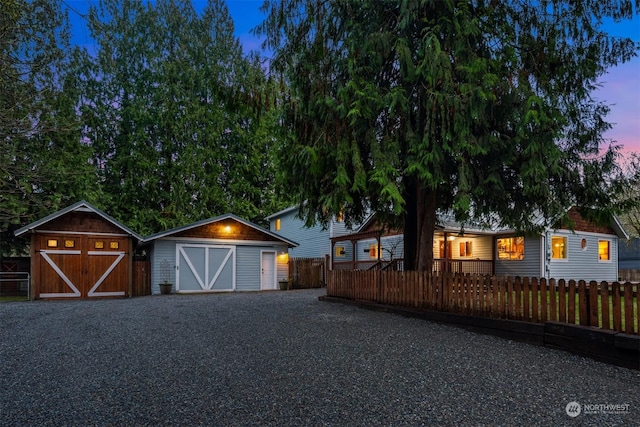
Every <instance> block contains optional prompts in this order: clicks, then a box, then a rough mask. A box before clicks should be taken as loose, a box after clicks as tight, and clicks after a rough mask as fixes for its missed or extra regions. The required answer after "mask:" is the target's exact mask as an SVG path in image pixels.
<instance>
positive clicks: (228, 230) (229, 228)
mask: <svg viewBox="0 0 640 427" xmlns="http://www.w3.org/2000/svg"><path fill="white" fill-rule="evenodd" d="M224 232H225V233H231V226H230V225H227V226H225V227H224Z"/></svg>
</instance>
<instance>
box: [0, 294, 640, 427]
mask: <svg viewBox="0 0 640 427" xmlns="http://www.w3.org/2000/svg"><path fill="white" fill-rule="evenodd" d="M323 293H324V290H304V291H289V292H261V293H237V294H210V295H189V296H186V295H179V296H176V295H172V296H150V297H140V298H131V299H116V300H106V301H36V302H24V303H4V304H0V346H1V347H0V425H3V426H41V425H55V426H72V425H78V426H90V425H96V426H106V425H115V426H134V425H148V426H157V425H186V426H193V425H206V426H218V425H220V426H227V425H233V426H238V425H248V426H255V425H274V426H275V425H277V426H287V425H296V426H323V425H333V426H372V425H388V426H400V425H409V426H419V425H428V426H431V425H455V426H465V425H544V426H558V425H598V426H603V425H640V373H639V372H637V371H632V370H629V369H625V368H618V367H614V366H609V365H606V364H602V363H599V362H595V361H592V360H590V359H585V358H582V357H579V356H574V355H571V354H569V353H565V352H561V351H555V350H552V349H548V348H543V347H535V346H531V345H527V344H521V343H517V342H512V341H508V340H504V339H500V338H496V337H491V336H484V335H479V334H475V333H472V332H468V331H465V330H461V329H457V328H454V327H449V326H444V325H438V324H435V323H429V322H426V321H423V320H417V319H410V318H404V317H401V316H397V315H393V314H388V313H378V312H374V311H368V310H362V309H359V308H355V307H351V306H346V305H342V304H332V303H326V302H319V301H318V296H319V295H322V294H323ZM572 401H576V402H579V403H580V404H581V406H580V408H581V411H582V413H581V414H580V415H578V416H577V417H576V418H572V417H569V416H568V415H567V412H566V407H567V405H568V404H569V403H570V402H572ZM603 405H617V406H603Z"/></svg>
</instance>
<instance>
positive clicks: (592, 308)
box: [588, 280, 604, 326]
mask: <svg viewBox="0 0 640 427" xmlns="http://www.w3.org/2000/svg"><path fill="white" fill-rule="evenodd" d="M588 301H589V305H588V309H589V325H590V326H599V325H598V282H596V281H594V280H592V281H591V282H589V300H588ZM603 303H604V301H603Z"/></svg>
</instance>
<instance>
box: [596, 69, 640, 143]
mask: <svg viewBox="0 0 640 427" xmlns="http://www.w3.org/2000/svg"><path fill="white" fill-rule="evenodd" d="M601 83H602V87H601V88H600V89H599V90H598V91H596V93H595V94H594V96H595V97H596V98H597V99H599V100H601V101H603V102H605V103H606V104H607V105H609V106H610V108H611V111H610V113H609V115H608V116H607V118H606V120H607V121H608V122H609V123H611V124H612V125H613V128H612V129H611V130H610V131H608V132H606V133H605V135H604V136H605V138H607V139H611V140H614V141H617V143H618V144H620V145H623V150H622V151H624V152H630V151H635V152H640V58H637V57H636V58H634V59H633V60H631V61H629V62H627V63H625V64H622V65H620V66H617V67H615V68H612V69H611V70H610V71H609V72H608V73H607V74H606V75H605V76H603V77H602V78H601Z"/></svg>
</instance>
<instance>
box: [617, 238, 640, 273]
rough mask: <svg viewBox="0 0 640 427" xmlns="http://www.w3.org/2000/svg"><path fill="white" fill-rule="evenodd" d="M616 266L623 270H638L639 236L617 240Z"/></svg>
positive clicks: (639, 267) (639, 264)
mask: <svg viewBox="0 0 640 427" xmlns="http://www.w3.org/2000/svg"><path fill="white" fill-rule="evenodd" d="M618 256H619V260H620V261H619V264H618V267H619V268H620V269H624V270H640V238H638V237H636V238H634V239H631V240H628V241H627V240H622V239H620V240H619V242H618Z"/></svg>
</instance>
